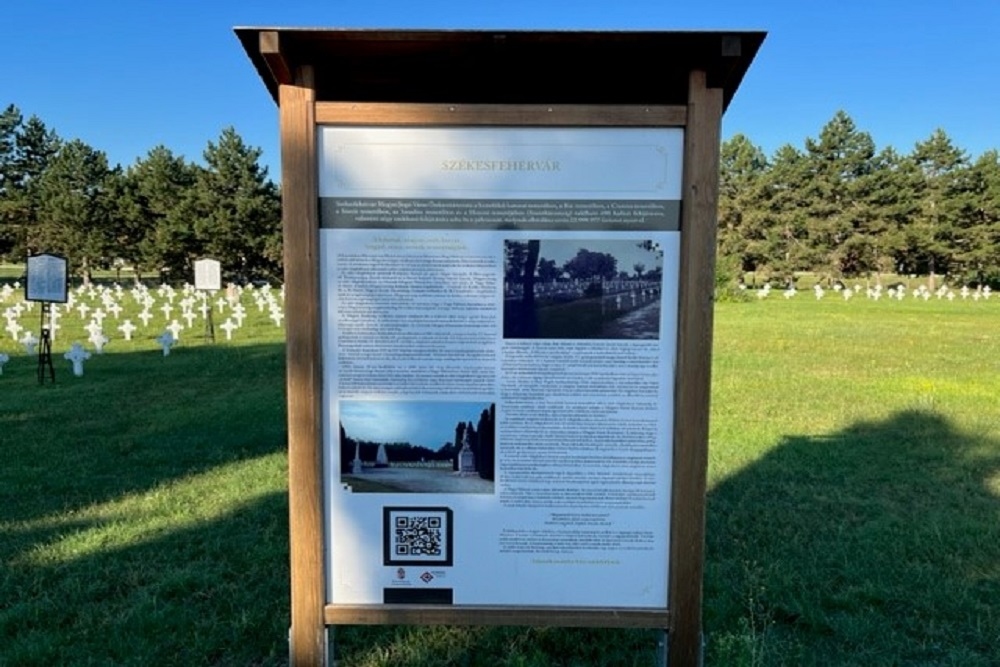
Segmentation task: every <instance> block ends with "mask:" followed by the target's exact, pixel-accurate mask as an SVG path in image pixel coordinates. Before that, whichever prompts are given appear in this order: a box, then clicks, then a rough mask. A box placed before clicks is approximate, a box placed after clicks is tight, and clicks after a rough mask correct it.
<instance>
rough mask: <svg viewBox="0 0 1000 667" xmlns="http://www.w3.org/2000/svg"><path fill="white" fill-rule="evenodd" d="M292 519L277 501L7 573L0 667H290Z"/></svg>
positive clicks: (275, 496)
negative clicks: (71, 666) (284, 666)
mask: <svg viewBox="0 0 1000 667" xmlns="http://www.w3.org/2000/svg"><path fill="white" fill-rule="evenodd" d="M287 513H288V503H287V500H286V497H285V494H284V493H272V494H268V495H265V496H263V497H261V498H259V499H257V500H256V501H254V502H252V503H249V504H247V505H245V506H243V507H241V508H240V509H239V511H237V512H234V513H232V514H230V515H227V516H225V517H222V518H219V519H217V520H215V521H210V522H204V523H198V524H192V525H190V526H188V527H185V528H183V529H180V530H172V531H169V532H165V533H162V534H157V535H152V536H149V537H148V538H147V539H140V540H138V541H137V542H136V543H133V544H130V545H129V546H127V547H124V548H102V549H100V550H98V551H94V552H91V553H88V554H87V555H85V556H82V557H79V558H73V559H68V560H65V561H62V562H59V563H45V564H36V563H31V564H14V565H11V566H7V567H5V572H4V573H3V575H2V576H0V589H2V590H3V594H4V596H5V599H4V604H3V605H2V606H0V664H3V665H18V666H21V667H34V666H37V667H45V666H48V665H118V666H136V667H138V666H140V665H141V666H146V665H157V666H164V667H167V666H176V667H193V666H200V665H206V666H207V665H214V666H221V665H226V666H232V667H237V666H238V667H244V666H252V665H284V664H286V663H287V650H288V648H287V643H286V641H285V638H286V636H287V630H288V623H289V620H288V609H289V598H288V565H287V563H288V548H287V544H288V521H287ZM73 530H75V528H73Z"/></svg>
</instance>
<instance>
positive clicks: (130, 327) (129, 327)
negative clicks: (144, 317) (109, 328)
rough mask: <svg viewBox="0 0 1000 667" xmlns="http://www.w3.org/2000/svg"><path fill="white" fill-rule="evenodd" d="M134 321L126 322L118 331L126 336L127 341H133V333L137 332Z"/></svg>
mask: <svg viewBox="0 0 1000 667" xmlns="http://www.w3.org/2000/svg"><path fill="white" fill-rule="evenodd" d="M136 328H137V327H136V326H135V325H134V324H132V320H125V321H124V322H122V323H121V324H120V325H119V326H118V330H119V331H121V332H122V333H123V334H125V340H132V332H133V331H135V330H136Z"/></svg>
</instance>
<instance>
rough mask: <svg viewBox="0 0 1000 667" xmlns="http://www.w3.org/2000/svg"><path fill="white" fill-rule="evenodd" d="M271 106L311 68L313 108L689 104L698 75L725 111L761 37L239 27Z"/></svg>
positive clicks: (698, 33) (747, 33) (745, 34)
mask: <svg viewBox="0 0 1000 667" xmlns="http://www.w3.org/2000/svg"><path fill="white" fill-rule="evenodd" d="M235 32H236V35H237V37H238V38H239V40H240V42H241V43H242V44H243V48H244V49H245V50H246V52H247V55H249V56H250V60H251V61H252V62H253V64H254V67H256V69H257V72H258V73H259V74H260V77H261V79H263V81H264V84H265V85H266V86H267V89H268V90H269V91H270V93H271V97H272V98H274V100H275V101H276V102H277V100H278V86H279V85H280V84H287V83H292V77H293V72H295V71H296V69H297V68H298V67H299V66H301V65H312V66H313V68H314V72H315V86H316V99H317V101H320V102H325V101H329V102H396V103H400V102H402V103H407V102H410V103H450V104H597V105H599V104H637V105H644V104H645V105H659V104H668V105H674V104H686V103H687V87H688V79H689V73H690V72H691V71H692V70H695V69H699V70H704V71H705V72H706V73H707V76H708V85H709V86H710V87H713V88H722V89H723V104H724V105H725V106H728V105H729V102H730V100H731V99H732V97H733V94H734V93H735V92H736V89H737V88H738V87H739V85H740V82H741V81H742V80H743V76H744V74H745V73H746V71H747V68H748V67H749V66H750V63H751V61H752V60H753V58H754V56H755V55H756V54H757V51H758V49H759V48H760V46H761V44H762V43H763V41H764V37H765V36H766V33H764V32H760V31H735V32H728V31H727V32H704V31H684V32H664V31H621V32H605V31H507V30H382V29H379V30H375V29H371V30H358V29H327V28H261V27H240V28H236V29H235Z"/></svg>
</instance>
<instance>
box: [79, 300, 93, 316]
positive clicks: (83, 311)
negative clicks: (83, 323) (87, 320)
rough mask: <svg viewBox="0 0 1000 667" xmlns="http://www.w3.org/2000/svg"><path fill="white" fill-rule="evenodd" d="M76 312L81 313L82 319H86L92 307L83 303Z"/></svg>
mask: <svg viewBox="0 0 1000 667" xmlns="http://www.w3.org/2000/svg"><path fill="white" fill-rule="evenodd" d="M76 312H78V313H80V317H81V318H82V317H86V316H87V313H89V312H90V306H88V305H87V304H85V303H84V302H82V301H81V302H80V305H78V306H77V307H76Z"/></svg>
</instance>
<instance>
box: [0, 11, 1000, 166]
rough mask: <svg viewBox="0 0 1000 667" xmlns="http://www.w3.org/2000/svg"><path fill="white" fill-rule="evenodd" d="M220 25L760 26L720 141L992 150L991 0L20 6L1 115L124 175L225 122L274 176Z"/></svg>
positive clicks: (997, 70) (258, 103)
mask: <svg viewBox="0 0 1000 667" xmlns="http://www.w3.org/2000/svg"><path fill="white" fill-rule="evenodd" d="M235 26H280V27H346V28H447V29H462V28H468V29H494V28H495V29H585V30H628V29H636V30H674V29H676V30H688V29H708V30H727V29H732V30H735V29H748V30H766V31H768V33H769V34H768V38H767V40H766V41H765V42H764V45H763V47H762V49H761V51H760V53H759V54H758V56H757V58H756V60H755V61H754V63H753V65H752V66H751V68H750V71H749V73H748V74H747V76H746V78H745V79H744V81H743V85H742V86H741V88H740V90H739V91H738V92H737V94H736V97H735V99H734V100H733V102H732V104H731V105H730V107H729V110H728V112H727V114H726V117H725V118H724V122H723V137H724V138H729V137H731V136H732V135H733V134H735V133H738V132H740V133H743V134H746V135H747V136H749V137H750V139H751V140H752V141H753V142H754V143H756V144H758V145H760V146H761V147H762V148H763V149H764V151H765V152H766V153H767V154H768V155H770V154H772V153H773V152H774V150H775V149H777V148H778V147H779V146H781V145H783V144H786V143H790V144H792V145H794V146H797V147H802V146H803V143H804V141H805V139H806V137H815V136H816V135H817V134H818V133H819V131H820V129H821V128H822V126H823V125H824V124H825V123H826V122H827V121H829V120H830V118H831V117H832V116H833V115H834V113H835V112H836V111H837V110H838V109H843V110H845V111H847V113H848V114H850V115H851V117H852V118H853V119H854V121H855V122H856V123H857V125H858V127H859V128H860V129H861V130H864V131H867V132H869V133H871V135H872V137H873V138H874V140H875V143H876V145H877V146H878V147H879V148H882V147H885V146H889V145H891V146H893V147H895V148H896V149H897V150H899V151H900V152H904V153H905V152H909V151H910V150H911V149H912V148H913V145H914V144H915V143H916V142H918V141H921V140H924V139H926V138H927V137H928V136H930V134H931V133H932V132H933V131H934V130H935V129H936V128H938V127H940V128H943V129H944V130H945V131H946V132H947V133H948V134H949V135H950V136H951V138H952V139H953V140H954V142H955V143H956V144H957V145H958V146H959V147H961V148H963V149H965V150H966V151H967V152H968V153H969V154H970V155H971V156H972V157H976V156H978V155H979V154H981V153H982V152H983V151H985V150H987V149H992V148H1000V52H998V51H997V48H996V45H997V36H998V35H1000V0H954V1H953V2H946V1H944V0H907V1H897V0H863V1H861V0H837V1H836V2H833V1H830V0H827V1H826V2H818V1H814V0H697V1H695V0H683V1H679V0H658V1H656V2H652V1H646V0H603V1H600V2H598V1H596V0H558V1H555V2H546V1H545V0H503V1H497V0H478V1H476V2H469V1H468V0H462V1H459V0H417V1H414V0H409V1H402V0H367V1H358V0H355V1H354V2H344V1H342V0H339V1H329V0H328V1H325V2H324V1H320V0H277V1H276V0H265V1H261V0H200V1H199V2H194V1H191V0H132V1H131V2H122V1H121V0H115V1H113V2H112V1H111V0H30V1H28V0H24V1H19V2H12V3H5V6H4V9H3V31H2V32H3V37H4V52H5V53H6V54H7V55H8V59H7V61H6V63H5V65H4V67H3V68H0V105H2V106H3V107H6V106H7V105H8V104H15V105H16V106H17V107H19V108H20V109H21V111H22V112H23V113H24V114H25V115H26V116H30V115H32V114H34V115H37V116H38V117H39V118H41V119H42V120H43V121H44V122H45V123H46V124H47V125H48V126H49V127H51V128H53V129H55V130H56V131H57V132H58V133H59V134H60V136H62V137H63V138H66V139H74V138H77V139H81V140H83V141H85V142H87V143H88V144H90V145H91V146H92V147H94V148H96V149H98V150H102V151H104V152H105V153H107V155H108V157H109V159H110V160H111V162H112V163H119V164H122V165H129V164H132V163H133V162H134V161H135V160H136V159H137V158H139V157H142V156H144V155H145V154H146V153H147V152H148V151H149V150H150V149H151V148H153V147H154V146H156V145H158V144H163V145H165V146H167V147H168V148H170V149H171V150H173V151H174V152H175V153H177V154H180V155H183V156H184V157H186V158H187V159H188V160H191V161H195V162H201V161H202V153H203V151H204V149H205V147H206V145H207V143H208V142H209V141H214V140H216V139H217V138H218V136H219V134H220V132H221V131H222V129H223V128H225V127H227V126H233V127H235V128H236V130H237V132H239V133H240V135H241V136H242V137H243V138H244V140H245V141H247V143H249V144H250V145H252V146H257V147H260V148H262V149H263V151H264V157H263V162H264V164H265V165H267V166H268V167H269V169H270V172H271V175H272V177H273V178H275V179H277V176H278V173H277V170H278V165H279V163H280V156H279V153H278V121H277V109H276V108H275V106H274V103H273V102H272V101H271V99H270V96H269V95H268V94H267V91H266V90H265V88H264V86H263V84H262V83H261V81H260V79H259V78H258V76H257V73H256V72H255V70H254V69H253V67H252V66H251V64H250V62H249V60H248V59H247V57H246V55H245V54H244V52H243V49H242V48H241V46H240V44H239V42H238V40H237V39H236V37H235V36H234V34H233V32H232V28H233V27H235Z"/></svg>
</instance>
